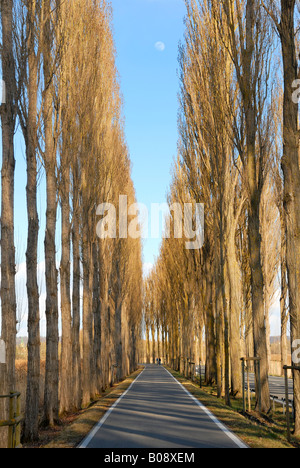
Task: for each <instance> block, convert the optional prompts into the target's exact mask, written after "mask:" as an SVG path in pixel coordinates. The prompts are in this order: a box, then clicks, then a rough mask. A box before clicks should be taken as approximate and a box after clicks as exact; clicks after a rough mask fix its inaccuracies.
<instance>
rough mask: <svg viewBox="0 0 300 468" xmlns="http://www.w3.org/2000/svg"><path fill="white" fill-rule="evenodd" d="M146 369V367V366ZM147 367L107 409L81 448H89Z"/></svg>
mask: <svg viewBox="0 0 300 468" xmlns="http://www.w3.org/2000/svg"><path fill="white" fill-rule="evenodd" d="M145 369H146V368H145ZM145 369H143V370H142V372H141V373H140V374H139V375H138V376H137V378H136V379H135V380H134V381H133V382H132V383H131V384H130V386H129V387H128V388H127V390H126V391H125V392H124V393H122V395H121V396H120V397H119V398H118V399H117V400H116V401H115V402H114V404H113V405H112V406H111V407H110V408H109V409H108V410H107V412H106V413H105V415H104V416H103V418H102V419H101V420H100V421H99V422H98V423H97V424H96V426H95V427H94V428H93V429H92V431H91V432H90V433H89V434H88V435H87V436H86V438H85V439H84V440H83V441H82V442H81V444H80V445H79V446H78V447H77V448H79V449H84V448H87V446H88V445H89V443H90V442H91V440H92V439H93V438H94V437H95V435H96V434H97V432H98V431H99V429H100V428H101V427H102V426H103V424H104V423H105V421H106V420H107V418H108V416H109V415H110V414H111V412H112V411H113V410H114V408H115V407H116V406H117V405H118V404H119V403H120V401H121V400H122V398H124V396H125V395H127V393H128V392H129V390H130V389H131V387H132V386H133V385H134V384H135V382H136V381H137V380H138V379H139V378H140V376H141V375H142V374H143V372H144V371H145Z"/></svg>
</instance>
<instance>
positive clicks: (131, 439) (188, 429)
mask: <svg viewBox="0 0 300 468" xmlns="http://www.w3.org/2000/svg"><path fill="white" fill-rule="evenodd" d="M175 447H176V448H246V446H245V444H244V443H243V442H241V440H240V439H238V438H237V437H236V436H235V435H234V434H233V433H232V432H230V431H229V430H228V429H227V428H226V427H225V426H224V425H223V424H221V423H220V422H219V421H218V420H217V419H216V418H215V417H214V416H213V415H212V414H211V413H210V412H209V411H208V410H207V409H206V408H205V407H204V406H203V405H202V404H201V403H199V402H198V400H196V399H195V398H194V397H193V396H192V395H191V394H190V393H189V392H187V390H185V389H184V387H183V386H182V385H181V384H179V383H178V382H177V380H175V379H174V377H173V376H172V375H171V374H170V373H169V372H168V371H167V370H166V369H164V368H163V367H162V366H157V365H147V366H146V367H145V370H144V371H143V372H142V373H141V374H140V375H139V377H138V378H137V379H136V380H135V382H134V383H133V384H132V385H131V386H130V388H129V389H128V390H127V392H125V394H123V396H122V397H121V398H120V399H119V400H118V402H117V403H116V404H115V405H114V407H113V408H111V409H110V410H109V411H108V412H107V413H106V414H105V416H104V418H103V419H102V420H101V421H99V423H98V425H97V426H96V427H95V428H94V429H93V431H92V432H91V433H90V434H89V435H88V437H87V438H86V439H85V440H84V441H83V443H82V444H81V445H80V448H114V449H119V448H175Z"/></svg>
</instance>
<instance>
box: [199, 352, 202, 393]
mask: <svg viewBox="0 0 300 468" xmlns="http://www.w3.org/2000/svg"><path fill="white" fill-rule="evenodd" d="M199 378H200V388H202V372H201V359H200V358H199Z"/></svg>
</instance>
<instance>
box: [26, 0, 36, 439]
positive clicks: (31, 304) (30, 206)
mask: <svg viewBox="0 0 300 468" xmlns="http://www.w3.org/2000/svg"><path fill="white" fill-rule="evenodd" d="M35 7H36V5H35V1H31V2H29V6H28V18H27V23H28V25H27V28H28V31H29V38H28V70H29V72H28V73H29V77H28V117H27V122H26V130H25V135H24V136H25V143H26V161H27V187H26V195H27V215H28V237H27V252H26V272H27V297H28V325H27V327H28V343H27V349H28V366H27V367H28V370H27V390H26V406H25V422H24V440H25V441H27V442H29V441H34V440H37V439H38V437H39V433H38V428H39V394H40V312H39V289H38V281H37V266H38V262H37V248H38V233H39V218H38V212H37V159H36V150H37V125H36V114H37V92H38V89H37V88H38V83H37V56H36V54H35V50H34V46H35V29H34V28H35V17H36V11H35V9H36V8H35Z"/></svg>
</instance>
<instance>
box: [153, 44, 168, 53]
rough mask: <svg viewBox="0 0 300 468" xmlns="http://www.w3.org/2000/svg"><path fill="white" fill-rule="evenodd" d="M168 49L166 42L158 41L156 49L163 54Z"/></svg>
mask: <svg viewBox="0 0 300 468" xmlns="http://www.w3.org/2000/svg"><path fill="white" fill-rule="evenodd" d="M165 48H166V45H165V44H164V42H161V41H158V42H156V43H155V49H156V50H158V51H159V52H163V51H164V50H165Z"/></svg>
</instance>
